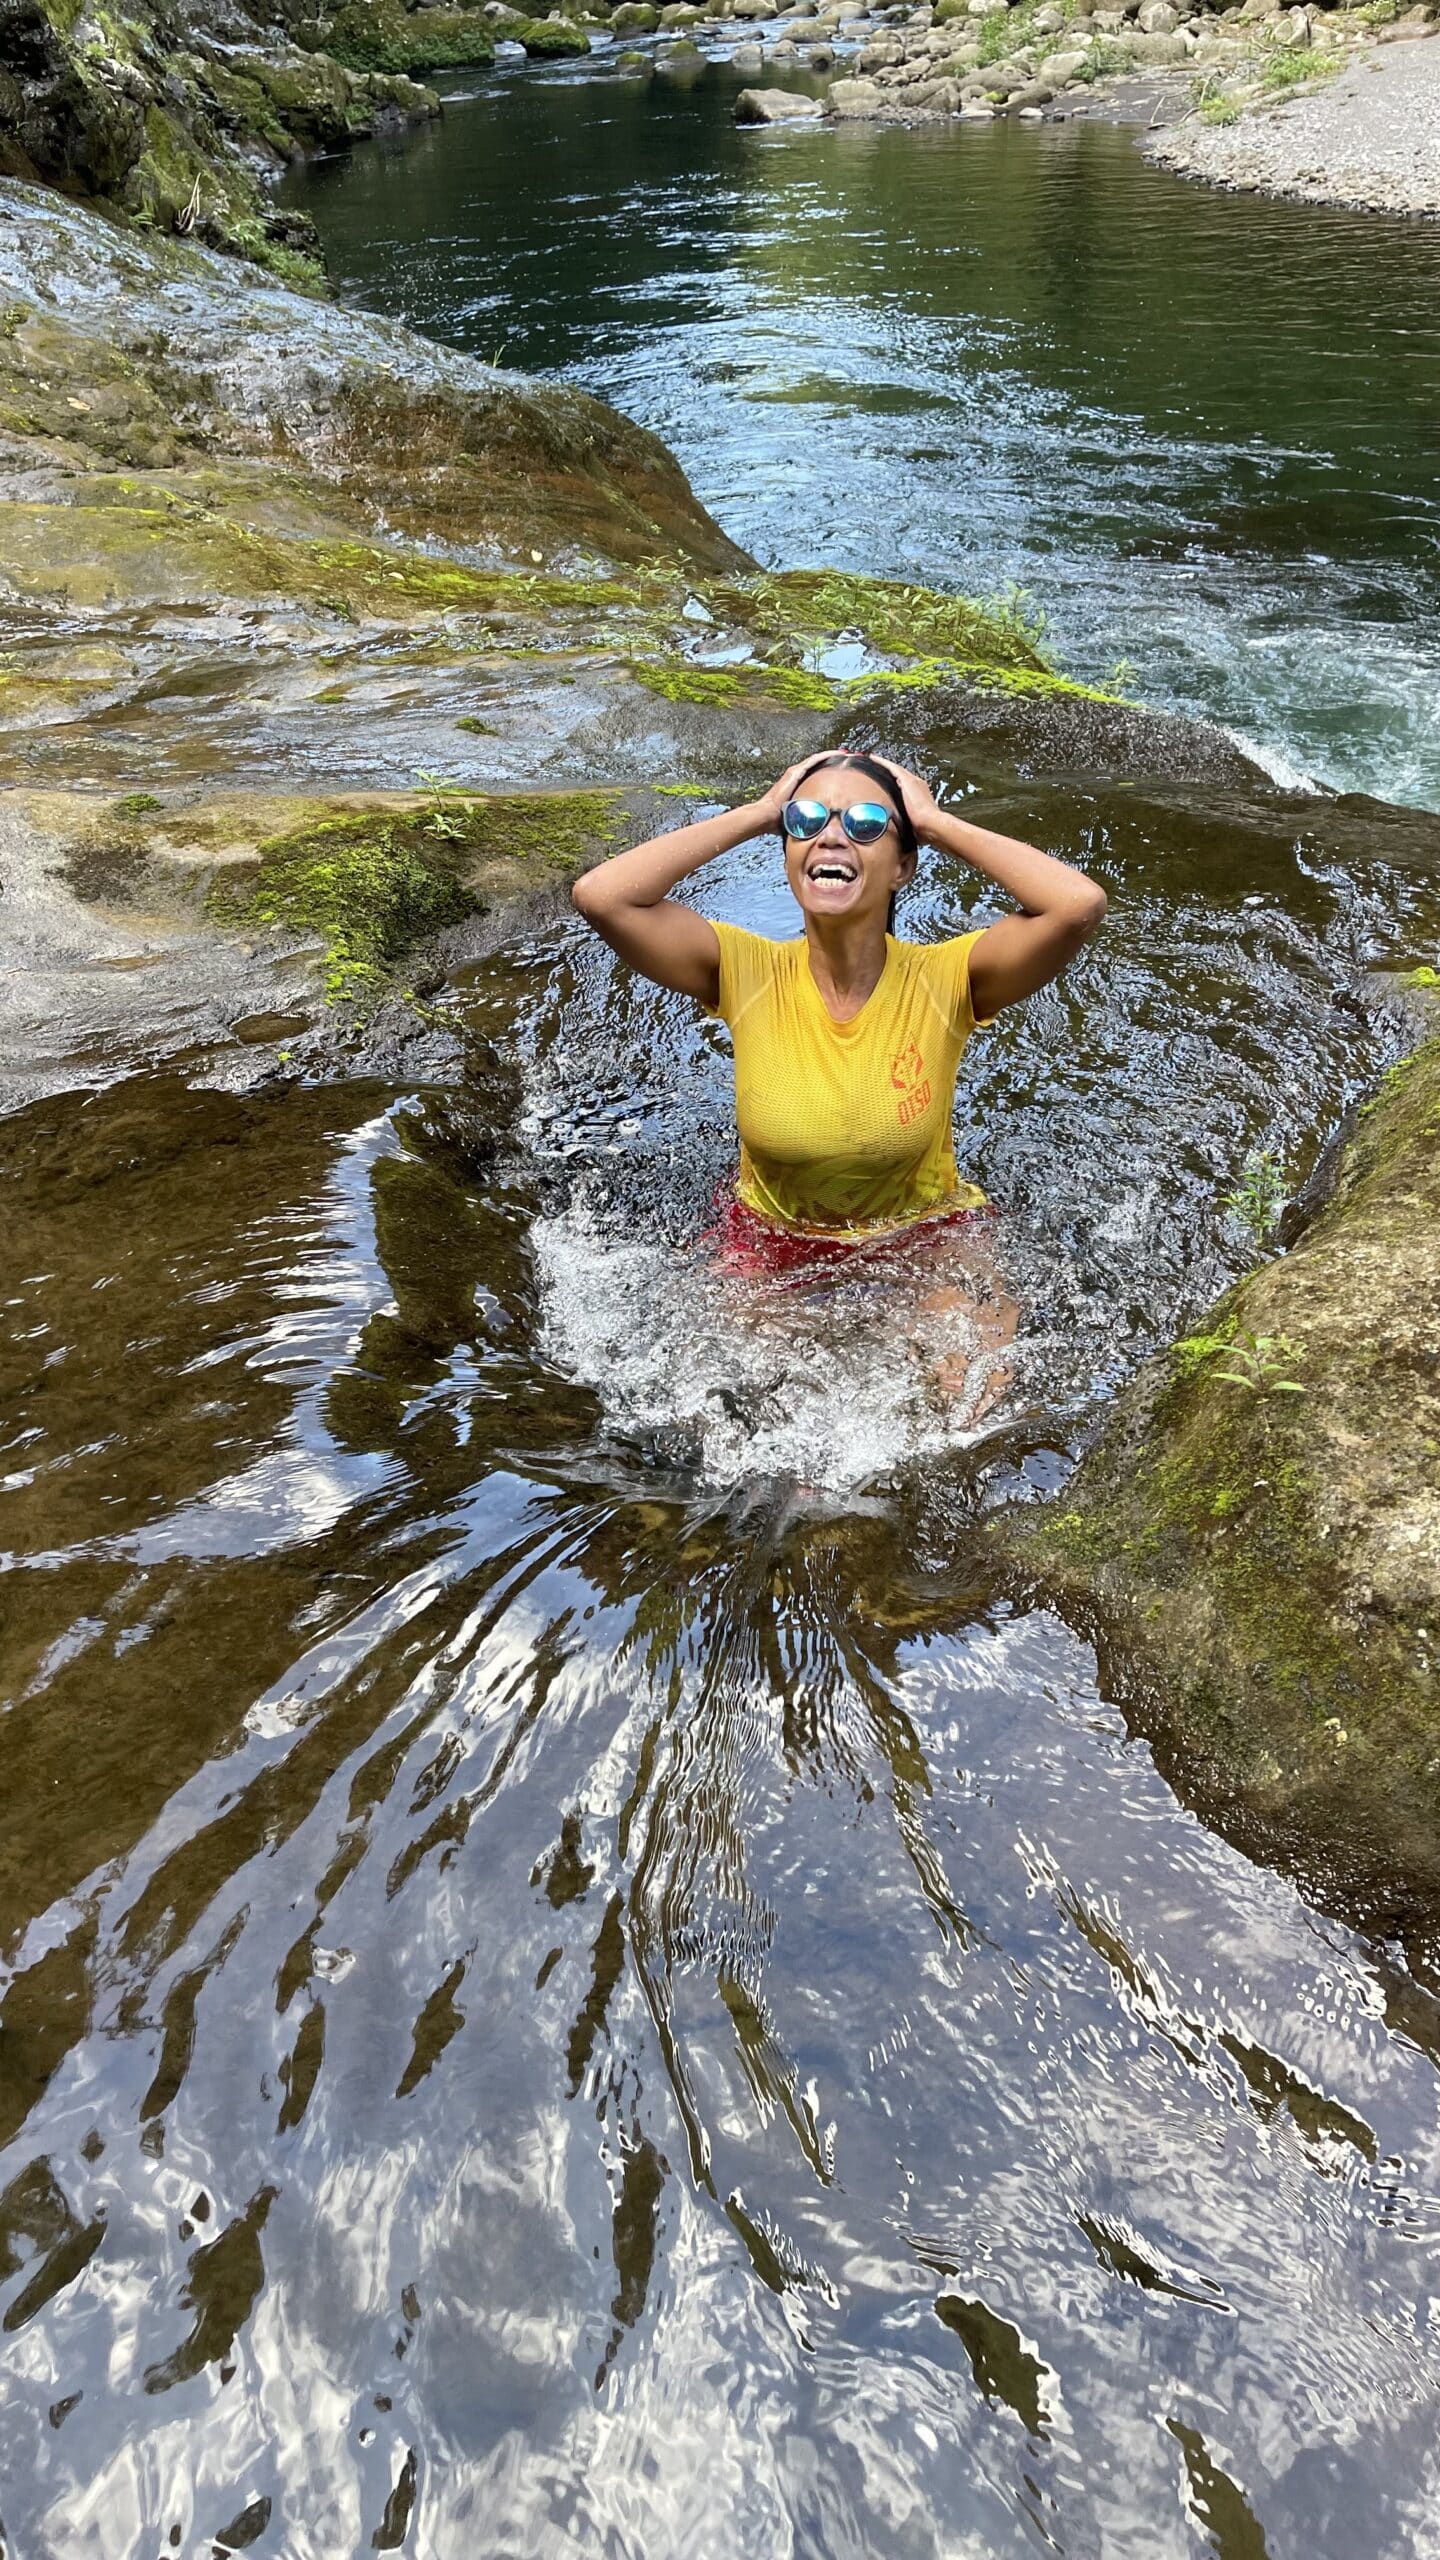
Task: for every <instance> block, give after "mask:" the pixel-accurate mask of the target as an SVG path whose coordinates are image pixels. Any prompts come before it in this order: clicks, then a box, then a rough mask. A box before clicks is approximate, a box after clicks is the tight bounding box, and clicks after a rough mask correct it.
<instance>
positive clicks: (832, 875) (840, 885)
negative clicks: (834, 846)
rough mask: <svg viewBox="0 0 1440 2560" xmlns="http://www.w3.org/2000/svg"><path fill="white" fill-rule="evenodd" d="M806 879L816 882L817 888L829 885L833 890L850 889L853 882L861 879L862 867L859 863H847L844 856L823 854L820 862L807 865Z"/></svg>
mask: <svg viewBox="0 0 1440 2560" xmlns="http://www.w3.org/2000/svg"><path fill="white" fill-rule="evenodd" d="M805 877H806V879H807V880H812V881H814V883H815V884H816V886H817V887H819V886H820V885H821V884H822V883H828V884H829V885H830V886H831V887H832V888H836V889H848V888H849V886H850V883H851V881H852V880H858V879H859V877H860V866H859V864H858V863H857V862H847V861H846V860H845V858H844V856H843V854H832V853H827V854H822V855H821V856H820V858H819V859H818V861H814V862H807V863H806V865H805Z"/></svg>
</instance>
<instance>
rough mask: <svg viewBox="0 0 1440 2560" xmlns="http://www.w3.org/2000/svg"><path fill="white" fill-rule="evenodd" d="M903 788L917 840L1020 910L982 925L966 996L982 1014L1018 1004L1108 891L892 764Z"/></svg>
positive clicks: (1091, 927) (1058, 960) (1081, 932)
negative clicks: (944, 800) (964, 813)
mask: <svg viewBox="0 0 1440 2560" xmlns="http://www.w3.org/2000/svg"><path fill="white" fill-rule="evenodd" d="M893 771H894V774H895V779H896V781H897V782H898V783H899V784H900V786H901V788H902V790H903V791H904V794H905V805H906V807H907V808H908V810H909V812H910V815H911V818H912V820H913V821H914V826H915V832H916V834H917V835H918V836H919V838H920V840H921V842H922V843H923V844H932V845H934V846H935V847H936V849H937V851H939V852H941V853H953V854H955V855H957V856H958V857H959V859H960V861H962V862H968V863H969V865H970V867H971V869H972V870H974V871H979V872H983V874H984V876H985V878H986V879H987V880H994V881H995V882H997V883H998V885H999V887H1000V888H1002V889H1006V890H1008V891H1009V894H1010V896H1011V897H1012V898H1014V899H1015V900H1016V901H1017V903H1018V904H1019V905H1020V907H1021V908H1022V909H1023V910H1024V912H1023V914H1021V915H1018V916H1003V917H1002V918H1001V920H1000V922H999V923H998V924H992V925H987V927H986V929H985V931H984V932H983V933H982V934H981V936H980V939H979V941H978V942H977V943H976V945H975V947H974V949H973V951H972V952H971V954H970V998H971V1002H972V1004H973V1006H974V1008H975V1012H976V1014H977V1015H978V1016H979V1017H980V1019H981V1020H982V1021H983V1020H987V1019H988V1018H989V1016H990V1015H991V1014H995V1013H999V1012H1000V1010H1001V1008H1002V1006H1004V1005H1007V1004H1018V1003H1019V1001H1020V999H1021V997H1022V996H1033V995H1034V993H1035V990H1036V988H1037V987H1043V986H1045V985H1047V984H1048V983H1049V981H1050V979H1051V978H1053V977H1055V976H1057V975H1058V973H1059V971H1060V970H1061V969H1063V968H1064V966H1065V963H1066V961H1067V960H1070V959H1073V957H1074V955H1075V953H1076V952H1077V951H1078V950H1079V948H1080V945H1081V943H1082V942H1084V941H1086V940H1088V938H1089V936H1090V935H1091V934H1092V933H1094V931H1095V929H1096V927H1097V926H1098V925H1099V924H1100V922H1101V920H1102V918H1103V917H1104V914H1105V907H1106V897H1105V892H1104V890H1103V889H1102V888H1101V886H1100V884H1099V882H1098V880H1091V879H1090V878H1089V877H1088V876H1087V874H1086V873H1085V872H1083V871H1077V870H1075V869H1074V867H1073V865H1072V864H1070V863H1068V862H1057V861H1056V860H1055V857H1054V855H1053V854H1049V853H1042V852H1041V851H1040V849H1039V847H1038V846H1037V845H1033V844H1022V843H1021V842H1020V841H1019V838H1018V837H1016V836H1001V835H996V834H995V833H994V831H993V830H992V829H991V828H989V827H972V826H971V825H970V824H969V823H968V821H967V820H966V819H964V818H957V817H955V816H954V815H953V814H952V812H951V811H950V810H948V809H942V808H941V807H940V806H939V803H938V802H937V801H936V800H935V798H934V797H933V795H932V793H931V791H930V788H929V785H928V784H927V783H924V782H922V781H921V779H920V777H919V775H918V774H915V773H907V772H906V770H905V768H904V766H903V765H896V766H894V767H893Z"/></svg>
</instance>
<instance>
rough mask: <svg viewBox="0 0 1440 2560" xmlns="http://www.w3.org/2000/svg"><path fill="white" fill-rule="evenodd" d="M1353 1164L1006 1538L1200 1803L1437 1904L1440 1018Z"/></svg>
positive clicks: (1382, 1897)
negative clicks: (1088, 1639)
mask: <svg viewBox="0 0 1440 2560" xmlns="http://www.w3.org/2000/svg"><path fill="white" fill-rule="evenodd" d="M1429 975H1430V976H1432V977H1433V975H1434V973H1433V971H1432V972H1430V973H1429ZM1417 1003H1423V1004H1424V1005H1425V1010H1426V1011H1427V1012H1428V1013H1429V1015H1430V1017H1431V1019H1432V1021H1433V1017H1434V1013H1435V1010H1436V1007H1435V1003H1434V1000H1433V998H1432V999H1428V1000H1427V999H1424V998H1423V997H1419V996H1417ZM1417 1018H1418V1019H1419V1020H1422V1021H1423V1019H1424V1013H1421V1014H1419V1015H1418V1017H1417ZM1335 1173H1336V1179H1335V1188H1334V1192H1333V1195H1332V1196H1331V1198H1330V1199H1329V1200H1328V1202H1327V1203H1326V1205H1325V1206H1324V1207H1323V1208H1322V1209H1321V1210H1320V1212H1319V1214H1318V1215H1316V1216H1315V1217H1314V1219H1313V1221H1312V1222H1311V1223H1310V1224H1309V1225H1306V1226H1304V1227H1303V1228H1302V1229H1301V1232H1300V1233H1299V1235H1298V1237H1297V1238H1295V1239H1294V1240H1293V1241H1292V1243H1291V1247H1290V1250H1289V1251H1287V1252H1285V1253H1283V1254H1280V1255H1277V1256H1275V1257H1274V1258H1270V1259H1267V1260H1266V1261H1264V1262H1263V1263H1262V1264H1261V1266H1260V1268H1259V1269H1258V1270H1256V1271H1255V1272H1253V1273H1252V1274H1251V1275H1250V1277H1249V1278H1248V1279H1246V1280H1244V1281H1242V1282H1241V1283H1240V1285H1239V1286H1238V1288H1236V1289H1234V1290H1232V1291H1231V1292H1230V1294H1229V1296H1228V1297H1227V1298H1226V1299H1224V1300H1222V1301H1221V1303H1220V1305H1219V1306H1217V1307H1215V1308H1214V1309H1213V1310H1212V1311H1211V1313H1210V1314H1209V1315H1208V1316H1207V1317H1206V1319H1205V1321H1204V1324H1203V1326H1202V1327H1201V1328H1200V1329H1199V1330H1198V1331H1197V1332H1196V1333H1195V1334H1194V1335H1192V1336H1191V1337H1189V1338H1188V1339H1187V1340H1185V1341H1183V1342H1180V1343H1177V1344H1176V1345H1175V1347H1174V1348H1173V1350H1171V1351H1170V1352H1169V1353H1167V1354H1166V1355H1165V1356H1164V1357H1163V1358H1162V1359H1160V1360H1158V1361H1154V1362H1152V1363H1151V1364H1150V1366H1149V1367H1148V1368H1147V1369H1146V1370H1145V1371H1143V1372H1142V1373H1141V1375H1140V1376H1139V1377H1138V1378H1137V1379H1136V1380H1135V1381H1134V1382H1133V1384H1132V1385H1131V1386H1130V1387H1129V1388H1127V1389H1126V1390H1125V1392H1124V1393H1123V1394H1122V1395H1121V1397H1120V1399H1119V1401H1118V1403H1117V1405H1116V1407H1115V1409H1114V1411H1113V1412H1112V1414H1111V1416H1110V1418H1109V1420H1108V1421H1107V1423H1106V1426H1105V1428H1104V1430H1103V1432H1102V1433H1101V1436H1100V1438H1099V1441H1098V1443H1097V1445H1096V1446H1095V1448H1094V1449H1093V1450H1092V1452H1091V1454H1090V1455H1089V1457H1088V1458H1087V1459H1086V1460H1085V1462H1084V1464H1083V1465H1082V1466H1081V1468H1080V1469H1079V1472H1078V1473H1077V1475H1076V1476H1074V1477H1073V1478H1072V1480H1071V1482H1070V1485H1069V1486H1068V1487H1067V1490H1066V1493H1065V1496H1064V1498H1063V1500H1062V1501H1061V1502H1060V1503H1058V1504H1056V1505H1054V1506H1053V1507H1051V1508H1049V1509H1047V1510H1043V1511H1041V1510H1035V1511H1031V1512H1029V1513H1025V1514H1021V1515H1019V1516H1018V1518H1016V1519H1015V1520H1013V1521H1012V1522H1010V1523H1008V1524H1006V1526H1005V1527H1004V1528H1003V1529H1002V1531H1001V1532H1000V1535H1001V1537H1002V1539H1003V1541H1004V1543H1006V1544H1007V1545H1008V1546H1009V1548H1010V1550H1011V1552H1012V1553H1014V1554H1016V1555H1018V1556H1019V1557H1020V1559H1021V1560H1022V1561H1023V1563H1024V1565H1025V1566H1026V1568H1027V1570H1028V1571H1029V1573H1030V1574H1031V1575H1033V1577H1034V1580H1035V1583H1036V1584H1037V1585H1038V1587H1040V1588H1042V1589H1043V1590H1044V1591H1046V1592H1047V1593H1049V1594H1051V1595H1052V1596H1053V1595H1058V1596H1059V1597H1060V1598H1061V1600H1062V1602H1063V1604H1064V1605H1065V1606H1066V1607H1067V1608H1068V1609H1069V1610H1070V1612H1071V1613H1072V1614H1075V1613H1077V1612H1078V1614H1079V1616H1080V1619H1081V1622H1082V1623H1083V1624H1084V1625H1085V1626H1086V1628H1087V1630H1088V1632H1090V1633H1091V1634H1092V1635H1094V1636H1096V1637H1097V1638H1098V1640H1099V1641H1100V1642H1101V1644H1102V1647H1103V1648H1104V1650H1105V1653H1106V1659H1107V1665H1108V1672H1109V1677H1110V1680H1111V1684H1112V1687H1113V1688H1114V1689H1116V1690H1117V1692H1118V1693H1119V1694H1120V1695H1122V1696H1123V1697H1124V1698H1125V1699H1126V1701H1127V1703H1128V1704H1129V1706H1130V1707H1131V1709H1132V1711H1133V1713H1134V1716H1135V1720H1136V1722H1137V1723H1138V1724H1139V1725H1140V1726H1141V1727H1142V1728H1143V1730H1145V1731H1146V1732H1147V1733H1149V1734H1150V1735H1151V1736H1152V1737H1153V1738H1154V1739H1155V1741H1156V1744H1157V1747H1158V1748H1159V1750H1160V1752H1161V1754H1162V1757H1163V1758H1164V1760H1165V1762H1166V1765H1167V1766H1168V1767H1169V1768H1170V1769H1171V1770H1172V1771H1173V1772H1174V1773H1175V1774H1176V1775H1177V1777H1179V1778H1180V1779H1181V1780H1182V1782H1183V1788H1184V1792H1185V1793H1186V1795H1187V1796H1188V1797H1189V1798H1190V1799H1191V1800H1192V1801H1197V1800H1198V1801H1199V1802H1201V1803H1202V1804H1203V1805H1204V1806H1205V1808H1206V1810H1207V1811H1208V1812H1210V1813H1211V1814H1212V1816H1213V1817H1215V1818H1216V1819H1218V1820H1219V1821H1220V1823H1221V1824H1222V1826H1223V1827H1225V1828H1227V1829H1229V1830H1231V1831H1232V1832H1238V1833H1239V1835H1240V1836H1241V1837H1242V1838H1243V1839H1244V1840H1245V1841H1246V1842H1247V1844H1248V1845H1250V1846H1252V1847H1254V1848H1256V1849H1258V1850H1259V1851H1260V1853H1261V1854H1263V1855H1266V1856H1272V1857H1273V1856H1277V1855H1278V1856H1279V1857H1280V1858H1281V1859H1282V1860H1284V1861H1285V1862H1286V1863H1287V1864H1289V1865H1290V1866H1292V1867H1293V1868H1295V1869H1297V1870H1298V1871H1299V1872H1300V1873H1301V1875H1302V1876H1303V1877H1304V1878H1305V1880H1306V1882H1307V1884H1308V1885H1309V1887H1310V1888H1311V1890H1313V1891H1316V1892H1318V1893H1319V1895H1320V1896H1321V1898H1322V1899H1327V1900H1329V1901H1331V1902H1334V1901H1335V1900H1337V1899H1338V1900H1340V1901H1342V1902H1343V1903H1344V1905H1345V1907H1346V1908H1348V1909H1350V1910H1352V1911H1356V1912H1358V1913H1359V1914H1360V1915H1361V1916H1362V1917H1364V1918H1365V1920H1366V1921H1367V1922H1369V1923H1370V1924H1372V1925H1379V1926H1381V1927H1384V1928H1386V1929H1392V1928H1394V1929H1400V1930H1404V1929H1406V1928H1408V1927H1410V1926H1412V1925H1414V1924H1415V1922H1416V1920H1417V1915H1419V1914H1421V1913H1423V1914H1424V1915H1425V1925H1426V1926H1429V1927H1433V1925H1434V1922H1435V1919H1436V1915H1437V1914H1440V1464H1437V1453H1440V1353H1437V1347H1436V1330H1435V1322H1434V1313H1433V1311H1434V1309H1435V1307H1436V1306H1437V1304H1440V1039H1435V1038H1431V1039H1430V1040H1429V1041H1428V1042H1427V1043H1426V1044H1425V1045H1424V1046H1422V1047H1421V1049H1420V1050H1419V1051H1418V1052H1417V1053H1416V1055H1415V1056H1414V1057H1413V1058H1412V1059H1410V1060H1409V1062H1408V1063H1407V1064H1405V1065H1404V1066H1401V1067H1397V1068H1395V1069H1394V1070H1392V1073H1391V1075H1390V1076H1389V1078H1388V1079H1387V1081H1386V1084H1385V1086H1384V1087H1383V1088H1382V1091H1381V1092H1380V1094H1379V1096H1378V1097H1377V1098H1376V1100H1375V1101H1374V1102H1373V1103H1371V1104H1370V1106H1369V1107H1368V1108H1367V1110H1366V1111H1365V1112H1364V1113H1363V1114H1362V1116H1361V1119H1360V1122H1359V1126H1358V1128H1357V1129H1356V1131H1355V1134H1354V1136H1353V1137H1352V1138H1351V1140H1350V1142H1349V1144H1348V1145H1347V1146H1346V1147H1345V1149H1344V1150H1343V1153H1342V1154H1341V1155H1340V1156H1339V1159H1338V1165H1337V1166H1336V1167H1335Z"/></svg>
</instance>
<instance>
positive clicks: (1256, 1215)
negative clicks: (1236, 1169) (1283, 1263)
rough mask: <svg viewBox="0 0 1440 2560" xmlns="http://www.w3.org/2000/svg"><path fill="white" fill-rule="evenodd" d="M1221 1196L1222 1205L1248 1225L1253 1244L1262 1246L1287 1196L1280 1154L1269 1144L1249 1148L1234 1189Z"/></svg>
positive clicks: (1244, 1224)
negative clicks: (1268, 1145) (1267, 1145)
mask: <svg viewBox="0 0 1440 2560" xmlns="http://www.w3.org/2000/svg"><path fill="white" fill-rule="evenodd" d="M1222 1196H1223V1202H1224V1206H1225V1207H1226V1208H1227V1209H1229V1210H1231V1211H1232V1212H1233V1214H1234V1215H1235V1216H1236V1217H1237V1218H1238V1219H1239V1220H1240V1223H1241V1225H1242V1226H1245V1227H1248V1228H1249V1230H1250V1233H1251V1235H1252V1236H1253V1238H1254V1240H1255V1242H1256V1244H1257V1245H1263V1244H1264V1242H1265V1239H1266V1237H1267V1236H1268V1235H1269V1233H1270V1230H1271V1228H1272V1227H1273V1226H1274V1224H1275V1221H1276V1219H1277V1218H1278V1217H1279V1215H1280V1212H1281V1210H1282V1209H1283V1208H1284V1206H1285V1201H1286V1196H1287V1194H1286V1188H1285V1167H1284V1165H1283V1163H1282V1162H1281V1159H1280V1157H1279V1156H1278V1155H1276V1154H1275V1153H1274V1151H1273V1150H1272V1149H1271V1148H1269V1147H1252V1148H1251V1150H1250V1153H1249V1154H1248V1155H1247V1157H1246V1158H1245V1162H1244V1164H1243V1165H1242V1167H1241V1169H1240V1179H1239V1181H1238V1183H1237V1184H1236V1186H1235V1189H1234V1190H1233V1191H1227V1192H1225V1193H1224V1194H1223V1195H1222Z"/></svg>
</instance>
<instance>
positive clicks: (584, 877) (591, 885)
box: [570, 869, 606, 924]
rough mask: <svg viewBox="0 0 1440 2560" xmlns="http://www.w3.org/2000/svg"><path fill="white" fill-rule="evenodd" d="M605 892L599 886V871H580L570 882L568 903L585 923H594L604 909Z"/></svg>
mask: <svg viewBox="0 0 1440 2560" xmlns="http://www.w3.org/2000/svg"><path fill="white" fill-rule="evenodd" d="M605 903H606V902H605V892H604V890H603V889H602V888H601V886H600V879H599V871H598V869H597V870H595V871H582V872H581V874H580V877H579V879H578V880H572V882H571V884H570V904H571V905H572V907H574V908H575V909H576V910H577V912H578V913H579V914H580V915H582V916H583V917H584V919H585V921H586V923H587V924H594V923H595V922H596V920H597V918H598V917H599V916H601V915H602V914H603V913H604V909H605Z"/></svg>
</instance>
